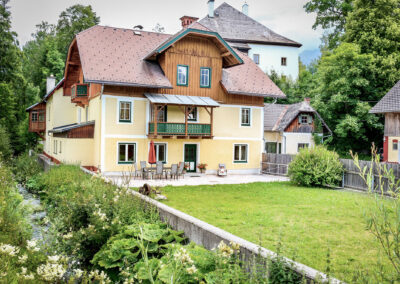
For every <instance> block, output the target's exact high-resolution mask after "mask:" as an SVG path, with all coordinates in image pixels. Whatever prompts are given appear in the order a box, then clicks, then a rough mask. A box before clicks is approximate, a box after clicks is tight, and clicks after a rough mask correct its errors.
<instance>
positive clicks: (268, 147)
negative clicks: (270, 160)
mask: <svg viewBox="0 0 400 284" xmlns="http://www.w3.org/2000/svg"><path fill="white" fill-rule="evenodd" d="M277 144H278V143H276V142H266V143H265V152H266V153H274V154H275V153H277V152H276V148H277Z"/></svg>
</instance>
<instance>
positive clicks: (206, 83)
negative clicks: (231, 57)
mask: <svg viewBox="0 0 400 284" xmlns="http://www.w3.org/2000/svg"><path fill="white" fill-rule="evenodd" d="M200 87H201V88H211V68H207V67H201V68H200Z"/></svg>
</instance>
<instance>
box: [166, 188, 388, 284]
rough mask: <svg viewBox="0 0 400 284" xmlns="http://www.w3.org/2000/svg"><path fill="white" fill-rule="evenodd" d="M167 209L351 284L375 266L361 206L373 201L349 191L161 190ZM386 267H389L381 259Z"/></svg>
mask: <svg viewBox="0 0 400 284" xmlns="http://www.w3.org/2000/svg"><path fill="white" fill-rule="evenodd" d="M163 194H165V195H166V196H167V197H168V200H167V201H165V202H164V203H166V204H167V205H169V206H171V207H174V208H176V209H179V210H181V211H183V212H185V213H188V214H190V215H192V216H194V217H197V218H199V219H201V220H203V221H205V222H208V223H210V224H212V225H214V226H217V227H219V228H222V229H224V230H226V231H228V232H230V233H232V234H235V235H237V236H239V237H242V238H244V239H246V240H249V241H251V242H254V243H257V244H261V246H263V247H266V248H268V249H271V250H275V248H276V244H277V243H278V241H281V242H282V244H283V250H284V254H285V256H287V257H290V258H292V259H293V258H295V260H296V261H299V262H301V263H303V264H306V265H308V266H311V267H313V268H315V269H318V270H321V271H326V268H327V253H328V250H329V251H330V261H331V264H330V270H331V274H332V275H334V276H335V277H336V278H339V279H341V280H345V281H348V282H351V278H352V276H353V275H354V272H355V271H360V270H365V271H367V270H369V271H370V270H371V269H373V268H376V265H377V261H378V259H379V256H378V255H381V254H380V253H379V252H380V250H379V245H378V243H377V242H376V241H375V239H374V237H373V236H372V234H371V233H369V232H368V231H366V228H365V221H364V220H365V219H364V215H363V214H364V212H363V210H364V209H363V208H366V207H367V206H368V205H369V204H372V202H374V201H373V200H372V199H370V198H369V197H368V196H367V195H364V194H361V193H353V192H343V191H334V190H326V189H319V188H304V187H298V186H294V185H291V184H290V183H286V182H275V183H253V184H241V185H207V186H184V187H165V188H164V189H163ZM383 265H384V266H385V269H390V266H389V264H388V262H386V260H385V259H383Z"/></svg>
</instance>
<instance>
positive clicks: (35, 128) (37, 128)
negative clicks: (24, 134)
mask: <svg viewBox="0 0 400 284" xmlns="http://www.w3.org/2000/svg"><path fill="white" fill-rule="evenodd" d="M29 131H30V132H43V131H46V122H43V121H40V122H39V121H31V122H29Z"/></svg>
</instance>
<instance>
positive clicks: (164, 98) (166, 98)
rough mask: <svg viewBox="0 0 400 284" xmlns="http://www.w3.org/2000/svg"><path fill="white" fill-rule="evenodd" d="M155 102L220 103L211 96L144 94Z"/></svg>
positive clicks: (180, 103)
mask: <svg viewBox="0 0 400 284" xmlns="http://www.w3.org/2000/svg"><path fill="white" fill-rule="evenodd" d="M144 95H145V96H146V98H148V99H149V100H150V102H151V103H153V104H169V105H187V106H205V107H219V103H217V102H216V101H214V100H213V99H211V98H209V97H196V96H179V95H164V94H144Z"/></svg>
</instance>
